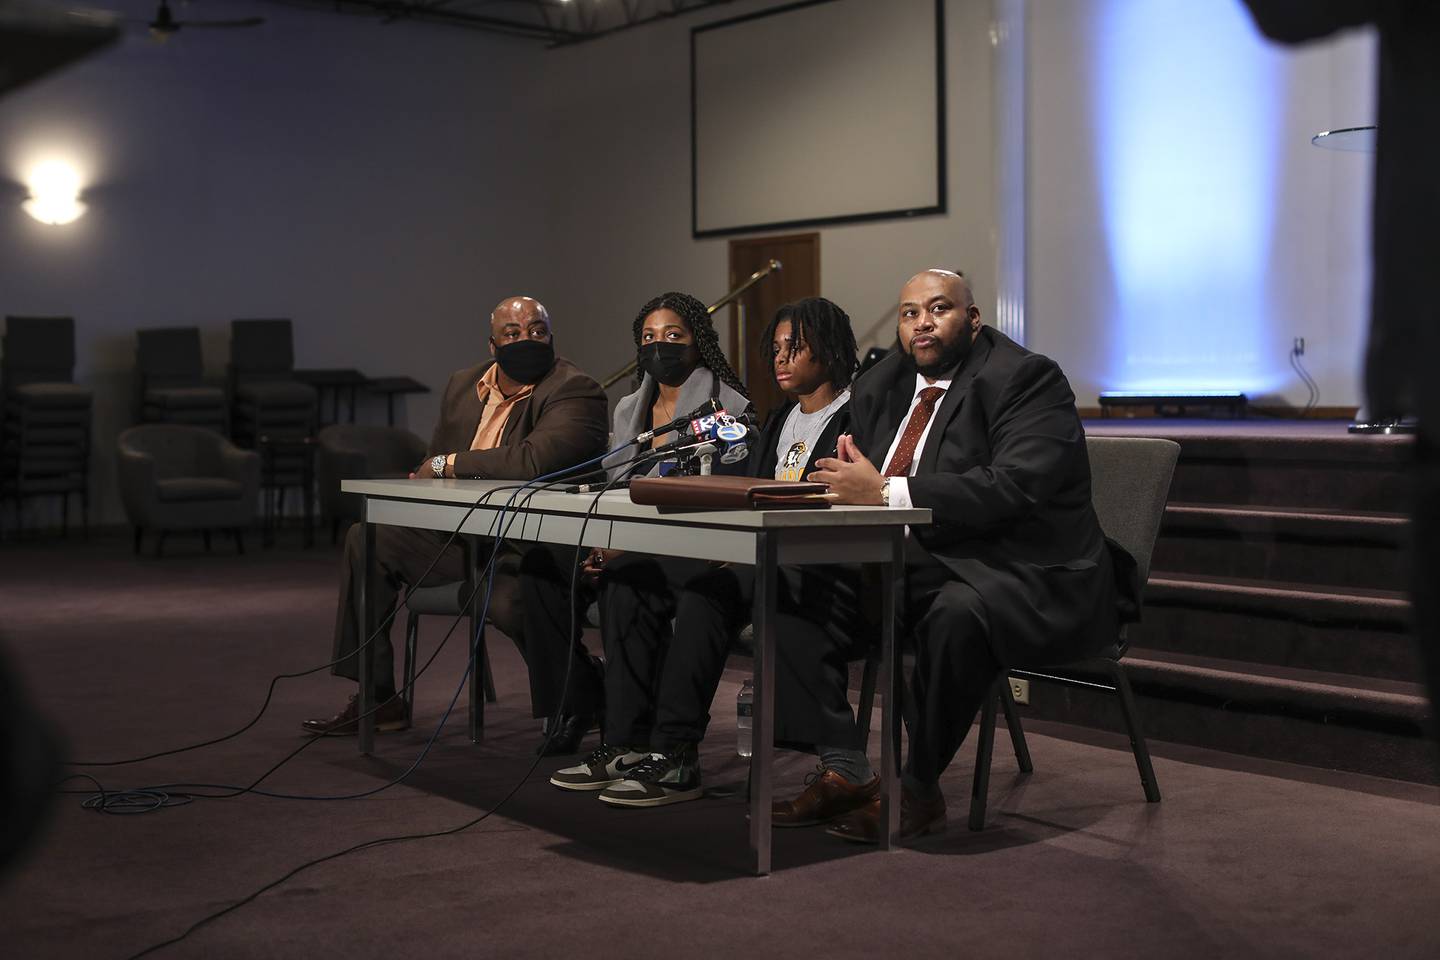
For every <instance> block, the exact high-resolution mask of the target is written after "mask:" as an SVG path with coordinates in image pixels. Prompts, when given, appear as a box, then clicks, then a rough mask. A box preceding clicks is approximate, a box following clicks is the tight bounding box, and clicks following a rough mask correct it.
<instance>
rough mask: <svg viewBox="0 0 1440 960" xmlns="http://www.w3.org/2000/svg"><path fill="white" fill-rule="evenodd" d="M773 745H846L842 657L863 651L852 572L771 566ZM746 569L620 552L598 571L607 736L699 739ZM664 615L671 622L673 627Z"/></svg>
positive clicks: (751, 589) (619, 740) (751, 583)
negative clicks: (774, 597)
mask: <svg viewBox="0 0 1440 960" xmlns="http://www.w3.org/2000/svg"><path fill="white" fill-rule="evenodd" d="M776 580H777V588H778V589H777V602H776V607H777V612H778V617H777V623H776V625H775V630H776V635H777V637H778V643H777V651H778V655H777V663H776V664H775V672H774V677H775V684H776V688H775V689H776V719H775V737H776V740H777V741H778V742H781V743H787V744H794V745H803V746H813V745H815V744H822V745H826V746H843V745H848V744H851V743H853V742H854V739H855V715H854V712H853V711H852V710H851V708H850V703H849V700H848V699H847V698H846V694H845V691H846V686H847V680H848V666H847V661H848V660H849V659H853V658H854V656H856V655H857V654H856V653H855V650H856V648H857V641H856V639H855V638H854V637H852V633H858V634H859V635H860V639H859V641H858V648H859V650H860V653H859V654H858V655H859V656H863V655H864V649H865V644H866V643H868V639H869V634H868V632H866V631H855V625H856V623H857V622H859V619H860V618H859V616H858V613H857V611H858V606H859V604H858V594H859V590H858V582H859V577H858V571H857V570H855V569H853V568H835V567H827V568H785V567H782V568H781V569H780V570H779V571H778V573H777V577H776ZM754 593H755V568H754V567H750V566H733V565H727V566H721V567H717V566H715V565H713V564H710V563H706V562H704V561H695V560H680V559H675V558H663V559H662V558H657V557H651V556H646V555H643V554H624V555H622V556H620V557H619V558H617V559H616V560H614V561H612V563H611V565H610V567H609V568H607V570H606V571H605V574H604V576H603V578H602V595H601V635H602V637H603V639H604V642H605V656H606V667H605V688H606V695H607V703H606V740H607V741H608V742H610V743H613V744H616V745H620V746H628V747H632V748H643V747H645V746H646V745H647V744H648V745H649V747H650V748H651V749H654V750H661V751H668V750H672V749H674V748H675V747H678V746H680V745H682V744H687V743H699V742H700V741H701V740H703V739H704V737H705V731H706V729H707V727H708V726H709V723H710V706H711V704H712V702H713V701H714V699H715V691H716V688H717V687H718V686H719V684H720V677H721V675H722V673H723V672H724V669H725V658H726V655H727V654H728V653H729V650H730V647H731V645H732V644H733V643H734V641H735V638H736V637H737V635H738V634H739V632H740V630H741V629H742V628H743V627H744V625H745V624H746V623H749V622H751V620H752V619H753V610H752V607H753V603H754ZM672 621H673V627H672Z"/></svg>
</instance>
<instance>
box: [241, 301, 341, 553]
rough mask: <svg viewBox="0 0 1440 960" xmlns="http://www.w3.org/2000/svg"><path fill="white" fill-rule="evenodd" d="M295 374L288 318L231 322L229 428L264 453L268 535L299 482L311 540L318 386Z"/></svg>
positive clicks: (262, 475) (262, 479) (243, 445)
mask: <svg viewBox="0 0 1440 960" xmlns="http://www.w3.org/2000/svg"><path fill="white" fill-rule="evenodd" d="M294 374H295V343H294V332H293V330H292V328H291V324H290V321H289V320H232V321H231V322H230V365H229V377H228V379H229V388H230V398H231V408H230V430H231V435H232V436H233V437H234V438H235V442H236V443H238V444H239V445H240V446H242V447H249V448H253V449H255V450H258V451H259V452H260V455H261V458H262V469H261V484H262V486H263V487H264V488H265V492H266V500H265V514H266V519H267V524H266V526H267V529H266V534H267V538H268V537H269V535H270V533H271V530H272V529H273V522H271V518H273V516H274V515H275V514H277V513H283V511H284V504H285V500H284V496H285V490H286V489H287V488H289V487H298V488H299V489H300V492H301V496H302V497H303V499H304V502H305V518H306V520H305V522H306V537H307V542H308V538H309V536H310V523H311V517H312V502H313V496H314V479H315V476H314V473H315V472H314V463H315V456H314V455H315V444H314V437H315V428H316V422H317V420H318V418H319V409H320V408H319V396H318V394H317V393H316V390H315V388H314V387H312V386H310V385H309V384H307V383H301V382H300V381H299V380H296V379H295V375H294ZM272 497H273V501H272Z"/></svg>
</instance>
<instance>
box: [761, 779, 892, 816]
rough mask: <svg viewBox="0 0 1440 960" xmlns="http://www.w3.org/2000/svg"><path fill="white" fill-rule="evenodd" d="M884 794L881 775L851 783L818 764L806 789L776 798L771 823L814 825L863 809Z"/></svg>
mask: <svg viewBox="0 0 1440 960" xmlns="http://www.w3.org/2000/svg"><path fill="white" fill-rule="evenodd" d="M879 796H880V775H879V774H876V775H875V776H873V777H871V778H870V780H869V781H868V782H866V783H851V782H850V781H849V780H846V779H845V778H844V777H842V776H840V774H838V773H836V772H835V771H834V770H829V769H827V768H825V767H817V768H816V770H815V772H814V773H812V774H810V775H809V776H807V777H806V778H805V790H804V791H803V792H802V793H801V794H800V796H798V797H796V798H795V799H794V800H776V801H775V802H774V803H773V804H772V805H771V807H770V823H771V824H773V825H774V826H777V827H813V826H815V825H816V824H820V823H829V822H830V821H831V820H834V819H835V818H836V817H842V816H844V815H845V814H847V813H850V812H852V811H854V810H859V809H860V808H861V807H864V806H865V805H866V804H868V803H870V802H871V801H872V800H875V799H876V798H877V797H879Z"/></svg>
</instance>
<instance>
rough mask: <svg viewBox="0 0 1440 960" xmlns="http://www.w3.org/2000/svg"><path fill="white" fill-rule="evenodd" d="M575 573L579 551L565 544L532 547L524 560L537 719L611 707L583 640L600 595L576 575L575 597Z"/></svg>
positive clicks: (523, 612) (525, 650)
mask: <svg viewBox="0 0 1440 960" xmlns="http://www.w3.org/2000/svg"><path fill="white" fill-rule="evenodd" d="M588 552H589V551H588V550H587V551H584V552H583V553H582V557H583V555H584V553H588ZM574 568H575V548H574V547H566V546H563V545H549V544H537V545H531V546H529V547H528V548H527V549H526V550H525V553H524V556H523V557H522V558H521V560H520V585H519V595H520V619H521V621H522V623H523V630H522V633H523V636H524V641H523V643H521V644H520V652H521V653H522V654H524V656H525V663H526V665H527V666H528V667H529V668H530V706H531V712H532V714H533V715H534V716H536V717H553V716H556V715H559V714H562V713H570V714H582V715H591V714H598V713H599V712H600V711H601V709H602V708H603V705H604V702H605V693H604V688H603V686H602V685H601V680H600V674H599V671H597V670H596V668H595V666H594V664H593V662H592V661H591V659H590V654H589V652H588V651H587V650H586V649H585V644H584V643H583V642H582V641H581V624H583V623H584V622H585V619H584V611H585V607H587V606H589V604H590V600H591V598H592V597H593V595H594V591H593V590H591V589H590V588H589V586H588V585H586V584H585V581H584V580H583V579H582V578H580V577H578V576H576V577H574V582H575V583H576V584H577V586H578V587H579V589H578V590H577V591H576V593H575V594H574V595H573V596H572V594H571V589H570V588H571V582H572V574H573V573H574ZM572 628H573V629H572ZM567 671H568V672H569V679H568V680H567V679H566V673H567Z"/></svg>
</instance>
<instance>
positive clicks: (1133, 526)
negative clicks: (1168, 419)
mask: <svg viewBox="0 0 1440 960" xmlns="http://www.w3.org/2000/svg"><path fill="white" fill-rule="evenodd" d="M1085 445H1086V449H1087V450H1088V452H1089V455H1090V477H1091V497H1092V499H1093V501H1094V504H1095V513H1096V515H1097V516H1098V517H1099V520H1100V529H1102V530H1104V531H1105V534H1106V536H1108V537H1110V538H1111V539H1113V540H1114V541H1115V542H1116V543H1119V544H1120V545H1121V546H1122V547H1124V548H1125V549H1126V550H1127V551H1129V553H1130V555H1131V556H1132V557H1134V558H1135V564H1136V568H1137V572H1138V574H1139V577H1140V583H1141V584H1142V585H1143V584H1144V583H1145V581H1146V579H1147V578H1148V577H1149V575H1150V557H1151V554H1152V553H1153V552H1154V550H1155V541H1156V539H1157V538H1158V537H1159V534H1160V522H1161V520H1162V519H1163V517H1164V515H1165V501H1166V500H1167V499H1169V494H1170V479H1171V477H1172V476H1173V475H1174V473H1175V462H1176V460H1178V459H1179V456H1180V445H1179V444H1178V443H1175V442H1174V441H1171V440H1158V439H1148V438H1141V437H1090V438H1088V439H1087V440H1086V444H1085ZM1125 647H1126V643H1125V631H1124V629H1123V628H1122V629H1121V631H1120V636H1119V637H1117V638H1116V642H1115V643H1114V645H1112V646H1111V647H1110V648H1109V649H1108V650H1105V651H1103V652H1102V653H1100V654H1099V655H1098V656H1095V657H1092V658H1089V659H1086V660H1081V661H1077V662H1075V663H1068V664H1063V665H1060V666H1056V667H1048V668H1044V669H1036V670H1011V671H1010V672H1009V675H1008V676H1005V675H1002V676H1001V677H1000V679H999V680H998V681H997V682H996V684H995V690H994V692H993V694H992V695H991V696H989V697H987V698H986V700H985V705H984V706H983V707H981V710H980V729H979V731H978V734H977V736H976V744H975V776H974V780H973V781H972V783H971V791H970V829H971V830H980V829H983V828H984V826H985V807H986V800H987V796H988V793H989V786H990V762H991V759H992V757H993V755H994V747H995V719H996V716H995V705H996V703H997V702H998V703H999V704H1000V705H1001V706H1002V707H1003V708H1004V711H1005V719H1006V722H1007V725H1008V726H1009V729H1010V738H1011V742H1012V743H1013V745H1014V748H1015V756H1016V760H1017V762H1018V764H1019V767H1020V770H1021V772H1022V773H1030V772H1031V771H1032V770H1033V769H1034V767H1033V764H1032V763H1031V759H1030V750H1029V746H1028V745H1027V744H1026V742H1025V733H1024V730H1023V728H1022V727H1021V724H1020V716H1019V714H1018V712H1017V711H1016V710H1015V703H1014V699H1013V695H1012V692H1011V688H1010V682H1009V677H1023V678H1025V679H1028V680H1040V681H1048V682H1051V683H1059V684H1063V685H1066V686H1074V687H1084V688H1086V689H1091V690H1096V689H1098V690H1106V691H1109V692H1111V693H1114V694H1115V695H1116V696H1117V697H1118V698H1119V701H1120V712H1121V715H1122V716H1123V717H1124V720H1125V729H1126V731H1127V732H1128V733H1129V735H1130V750H1131V752H1132V753H1133V754H1134V756H1135V766H1136V768H1137V769H1138V770H1139V773H1140V785H1141V788H1142V789H1143V790H1144V791H1145V799H1146V800H1147V801H1148V802H1150V803H1159V802H1160V785H1159V783H1158V782H1157V781H1156V779H1155V770H1154V767H1153V766H1152V765H1151V763H1150V749H1149V747H1148V746H1147V745H1146V743H1145V734H1144V732H1143V731H1142V730H1141V728H1140V715H1139V710H1138V709H1137V708H1136V705H1135V695H1134V693H1132V692H1131V689H1130V681H1129V680H1128V679H1127V677H1126V676H1125V668H1124V666H1123V664H1122V663H1121V662H1120V661H1121V658H1122V657H1123V656H1124V655H1125Z"/></svg>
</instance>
